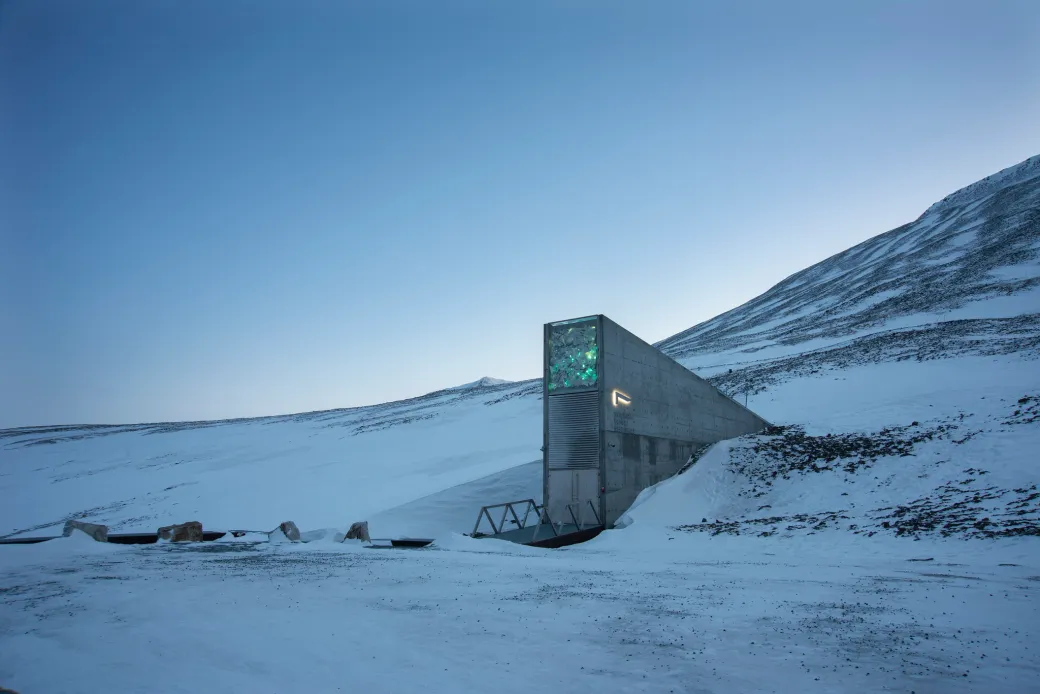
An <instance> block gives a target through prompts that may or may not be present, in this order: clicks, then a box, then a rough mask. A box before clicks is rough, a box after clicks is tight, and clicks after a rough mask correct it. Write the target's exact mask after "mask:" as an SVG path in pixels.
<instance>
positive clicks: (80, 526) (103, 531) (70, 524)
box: [62, 520, 108, 542]
mask: <svg viewBox="0 0 1040 694" xmlns="http://www.w3.org/2000/svg"><path fill="white" fill-rule="evenodd" d="M76 530H79V531H81V532H84V533H86V534H87V535H90V536H91V537H92V538H94V539H95V540H97V541H98V542H108V526H107V525H97V524H96V523H85V522H84V521H78V520H70V521H65V530H64V531H62V535H64V536H65V537H69V536H70V535H72V533H73V532H74V531H76Z"/></svg>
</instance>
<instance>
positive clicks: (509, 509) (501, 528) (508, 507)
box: [472, 499, 548, 537]
mask: <svg viewBox="0 0 1040 694" xmlns="http://www.w3.org/2000/svg"><path fill="white" fill-rule="evenodd" d="M517 508H519V509H520V512H521V513H522V514H523V517H522V518H521V515H520V513H517ZM498 509H502V515H501V517H500V518H499V519H498V523H497V524H496V523H495V519H494V518H493V517H492V516H491V512H492V511H497V510H498ZM532 512H534V513H535V514H536V515H537V517H538V522H539V523H541V521H542V517H543V516H544V517H546V518H548V516H547V515H546V514H545V509H544V508H542V507H541V506H539V505H538V504H536V503H535V502H534V499H523V500H521V501H510V502H507V503H504V504H493V505H491V506H483V507H481V509H480V513H479V514H478V515H477V522H476V523H475V524H474V525H473V534H472V537H482V536H485V535H487V534H488V533H482V532H480V522H481V521H482V520H484V519H485V518H487V521H488V523H489V524H490V525H491V533H490V534H492V535H498V534H500V533H503V532H505V531H506V530H519V529H521V528H526V527H527V522H528V520H530V518H531V513H532ZM509 516H512V517H511V518H509ZM507 522H508V523H510V524H512V526H513V527H511V528H507V527H506V523H507Z"/></svg>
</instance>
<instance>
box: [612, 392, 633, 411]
mask: <svg viewBox="0 0 1040 694" xmlns="http://www.w3.org/2000/svg"><path fill="white" fill-rule="evenodd" d="M610 395H611V399H612V401H613V403H614V407H617V406H619V405H624V406H628V405H631V404H632V398H630V397H629V396H628V395H625V394H624V393H622V392H621V391H620V390H618V389H617V388H615V389H614V392H613V393H611V394H610Z"/></svg>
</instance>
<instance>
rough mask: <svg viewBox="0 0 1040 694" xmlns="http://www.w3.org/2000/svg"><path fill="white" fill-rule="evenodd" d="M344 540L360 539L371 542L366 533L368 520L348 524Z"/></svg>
mask: <svg viewBox="0 0 1040 694" xmlns="http://www.w3.org/2000/svg"><path fill="white" fill-rule="evenodd" d="M343 539H344V540H361V541H362V542H371V541H372V538H371V537H369V535H368V521H358V522H357V523H353V524H351V526H350V530H348V531H347V536H346V537H345V538H343Z"/></svg>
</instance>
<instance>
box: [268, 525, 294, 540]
mask: <svg viewBox="0 0 1040 694" xmlns="http://www.w3.org/2000/svg"><path fill="white" fill-rule="evenodd" d="M272 532H280V533H281V534H282V535H284V536H285V539H286V540H288V541H289V542H299V541H300V529H299V528H297V527H296V524H295V523H293V522H292V521H285V522H284V523H282V524H280V525H279V526H278V529H277V530H273V531H272Z"/></svg>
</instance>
